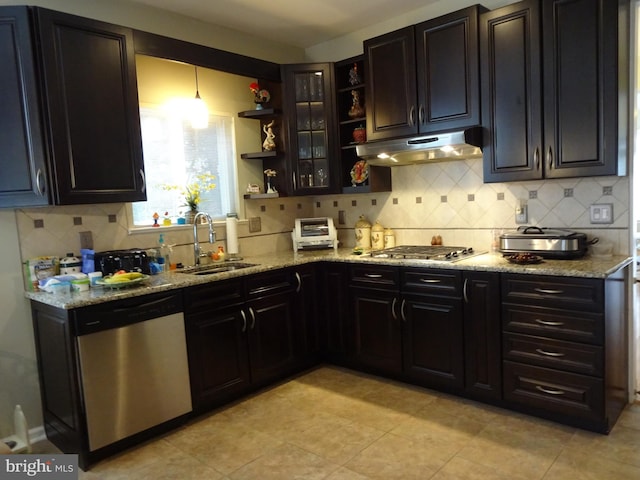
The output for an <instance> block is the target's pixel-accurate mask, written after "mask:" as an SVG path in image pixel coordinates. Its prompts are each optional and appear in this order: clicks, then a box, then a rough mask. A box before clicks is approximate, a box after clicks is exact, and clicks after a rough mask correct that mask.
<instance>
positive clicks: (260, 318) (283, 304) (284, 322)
mask: <svg viewBox="0 0 640 480" xmlns="http://www.w3.org/2000/svg"><path fill="white" fill-rule="evenodd" d="M291 299H292V295H291V292H282V293H277V294H274V295H269V296H267V297H263V298H260V299H257V300H251V301H249V302H248V303H247V308H248V311H249V316H250V319H249V320H248V321H249V326H248V329H247V335H248V340H249V356H250V358H251V377H252V381H253V382H254V383H257V384H263V383H265V382H268V381H272V380H275V379H276V378H278V377H281V376H282V374H283V373H284V372H286V373H292V371H293V369H294V368H295V366H296V360H297V358H296V346H297V345H299V341H300V338H299V335H296V333H297V332H296V330H297V329H296V326H295V325H294V322H296V320H297V319H295V318H294V305H293V304H292V302H291Z"/></svg>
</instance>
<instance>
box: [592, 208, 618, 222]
mask: <svg viewBox="0 0 640 480" xmlns="http://www.w3.org/2000/svg"><path fill="white" fill-rule="evenodd" d="M589 216H590V219H591V223H613V203H599V204H594V205H591V207H590V209H589Z"/></svg>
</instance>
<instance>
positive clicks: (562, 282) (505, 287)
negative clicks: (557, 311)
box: [502, 274, 604, 313]
mask: <svg viewBox="0 0 640 480" xmlns="http://www.w3.org/2000/svg"><path fill="white" fill-rule="evenodd" d="M502 301H503V302H506V303H524V304H528V305H538V306H541V307H557V308H566V309H570V310H579V311H583V312H596V313H600V312H602V311H603V310H604V284H603V281H602V280H597V279H591V278H564V277H552V276H530V275H510V274H505V275H503V276H502Z"/></svg>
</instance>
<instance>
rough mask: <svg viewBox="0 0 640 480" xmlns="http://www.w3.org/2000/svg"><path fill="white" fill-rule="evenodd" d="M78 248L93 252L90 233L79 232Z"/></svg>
mask: <svg viewBox="0 0 640 480" xmlns="http://www.w3.org/2000/svg"><path fill="white" fill-rule="evenodd" d="M79 235H80V248H85V249H87V250H93V235H92V234H91V232H90V231H89V232H80V234H79Z"/></svg>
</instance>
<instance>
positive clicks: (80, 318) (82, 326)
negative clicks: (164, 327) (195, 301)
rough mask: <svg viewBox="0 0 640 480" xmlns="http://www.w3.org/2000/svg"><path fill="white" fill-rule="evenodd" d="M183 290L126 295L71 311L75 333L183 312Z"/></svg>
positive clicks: (85, 333)
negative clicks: (122, 297)
mask: <svg viewBox="0 0 640 480" xmlns="http://www.w3.org/2000/svg"><path fill="white" fill-rule="evenodd" d="M182 311H183V308H182V292H180V291H178V292H167V293H156V294H151V295H142V296H139V297H133V298H125V299H123V300H118V301H114V302H109V303H103V304H100V305H90V306H87V307H82V308H78V309H76V310H74V312H73V314H74V317H75V318H74V327H75V332H74V333H75V335H76V336H81V335H88V334H90V333H95V332H99V331H102V330H108V329H112V328H119V327H124V326H126V325H131V324H133V323H137V322H143V321H145V320H150V319H152V318H158V317H164V316H167V315H171V314H173V313H179V312H182Z"/></svg>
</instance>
